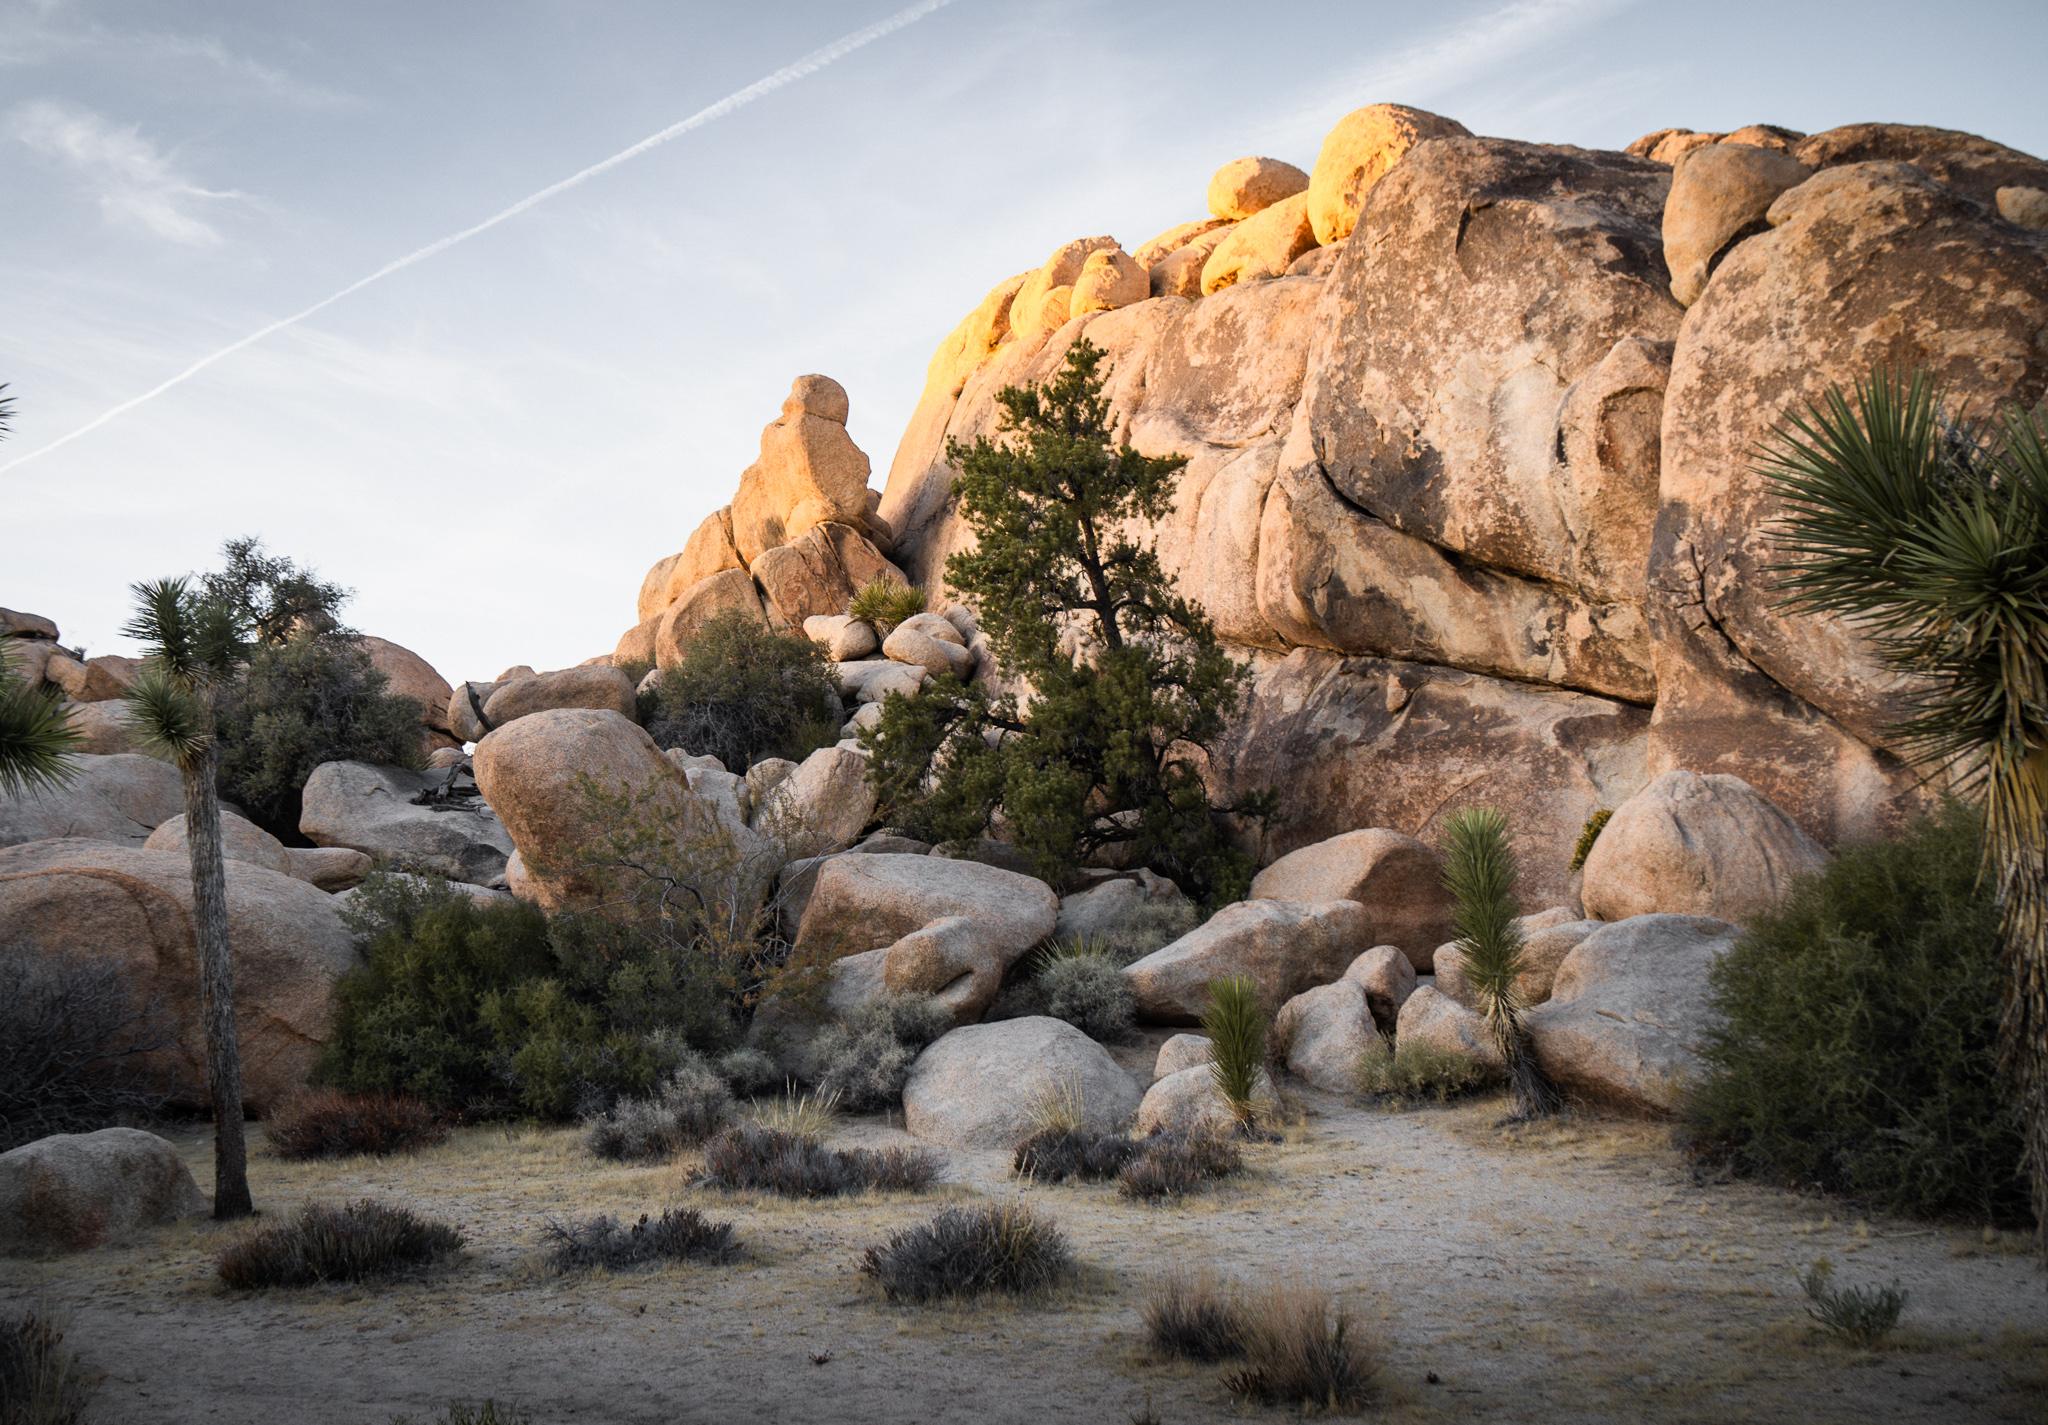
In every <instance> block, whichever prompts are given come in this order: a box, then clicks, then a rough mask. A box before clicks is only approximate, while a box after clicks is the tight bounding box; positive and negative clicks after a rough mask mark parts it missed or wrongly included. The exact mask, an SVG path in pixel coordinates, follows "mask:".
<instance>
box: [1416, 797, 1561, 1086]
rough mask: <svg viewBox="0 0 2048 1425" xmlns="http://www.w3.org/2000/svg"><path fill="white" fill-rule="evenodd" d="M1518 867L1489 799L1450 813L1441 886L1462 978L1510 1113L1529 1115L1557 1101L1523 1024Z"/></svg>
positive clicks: (1503, 823) (1503, 821) (1499, 816)
mask: <svg viewBox="0 0 2048 1425" xmlns="http://www.w3.org/2000/svg"><path fill="white" fill-rule="evenodd" d="M1518 876H1519V871H1518V869H1517V867H1516V865H1515V853H1514V849H1513V848H1512V847H1510V846H1509V845H1508V819H1507V818H1506V817H1505V816H1503V815H1502V814H1501V813H1500V812H1498V811H1495V810H1494V809H1493V808H1492V807H1467V808H1465V809H1464V810H1462V811H1460V812H1458V813H1457V814H1456V815H1454V816H1453V817H1452V818H1451V820H1450V824H1449V826H1448V827H1447V828H1446V830H1445V837H1444V886H1445V888H1446V889H1448V890H1449V891H1450V893H1451V897H1452V899H1453V900H1454V901H1455V902H1456V906H1457V914H1456V918H1455V920H1454V922H1453V923H1454V924H1455V926H1456V928H1457V931H1458V948H1459V950H1460V951H1461V952H1462V953H1463V955H1464V971H1465V979H1466V981H1467V982H1468V983H1469V984H1470V985H1471V986H1472V990H1473V992H1474V993H1475V994H1476V995H1477V996H1478V997H1479V1003H1480V1007H1481V1011H1482V1013H1483V1014H1484V1015H1485V1017H1486V1026H1487V1029H1488V1030H1489V1031H1490V1032H1491V1033H1492V1035H1493V1041H1494V1043H1495V1044H1496V1045H1497V1046H1499V1048H1500V1053H1501V1058H1502V1060H1503V1061H1504V1062H1505V1063H1506V1065H1507V1070H1508V1087H1509V1089H1510V1091H1511V1092H1512V1093H1513V1095H1514V1101H1515V1116H1516V1117H1518V1118H1536V1117H1540V1116H1542V1115H1543V1114H1545V1113H1548V1112H1550V1111H1551V1110H1552V1109H1554V1108H1555V1107H1556V1096H1555V1095H1554V1094H1553V1093H1552V1092H1551V1089H1550V1086H1549V1085H1548V1084H1546V1083H1545V1082H1544V1080H1543V1076H1542V1074H1541V1073H1540V1072H1539V1071H1538V1070H1537V1068H1536V1062H1535V1057H1534V1054H1533V1053H1532V1052H1531V1050H1530V1048H1529V1036H1528V1032H1527V1031H1526V1030H1524V1029H1523V1028H1522V1010H1523V1009H1524V1008H1525V1006H1524V1005H1523V1003H1522V992H1521V988H1520V986H1519V985H1517V983H1516V980H1517V979H1518V978H1519V976H1520V975H1521V973H1522V927H1521V925H1520V924H1519V923H1518V922H1517V920H1516V917H1517V916H1518V915H1519V914H1520V909H1519V908H1518V907H1517V906H1516V904H1515V881H1516V879H1517V878H1518Z"/></svg>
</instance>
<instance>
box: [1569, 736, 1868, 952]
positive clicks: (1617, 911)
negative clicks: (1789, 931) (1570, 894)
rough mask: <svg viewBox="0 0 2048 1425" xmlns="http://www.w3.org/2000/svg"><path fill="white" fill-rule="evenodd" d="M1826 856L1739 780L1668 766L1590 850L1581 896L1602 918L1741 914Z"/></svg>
mask: <svg viewBox="0 0 2048 1425" xmlns="http://www.w3.org/2000/svg"><path fill="white" fill-rule="evenodd" d="M1827 859H1828V858H1827V853H1826V852H1825V851H1823V850H1822V849H1821V848H1820V847H1819V846H1818V845H1816V844H1815V842H1814V841H1813V838H1811V837H1809V836H1808V835H1807V834H1806V833H1805V832H1803V831H1801V830H1800V829H1799V825H1798V823H1797V822H1795V821H1793V820H1792V818H1791V817H1789V816H1787V815H1786V814H1785V813H1784V812H1783V811H1781V810H1780V809H1779V808H1778V807H1776V806H1774V805H1773V804H1772V803H1771V802H1770V801H1768V800H1767V799H1765V798H1764V797H1762V796H1760V795H1758V793H1757V791H1756V789H1755V788H1754V787H1752V786H1750V785H1749V783H1747V782H1745V781H1743V780H1742V779H1741V778H1740V777H1730V776H1725V775H1720V774H1709V775H1707V776H1704V777H1702V776H1700V775H1698V774H1697V773H1694V772H1682V771H1674V772H1666V773H1665V774H1664V775H1663V776H1661V777H1659V778H1657V779H1656V780H1655V781H1653V782H1651V783H1650V785H1649V786H1647V787H1645V788H1643V790H1642V791H1640V792H1638V793H1636V795H1634V796H1633V797H1630V798H1629V799H1628V800H1627V801H1625V802H1623V803H1622V804H1621V805H1620V806H1618V807H1616V808H1615V809H1614V815H1613V816H1612V817H1611V818H1610V819H1609V820H1608V823H1607V826H1606V828H1605V829H1604V830H1602V831H1601V833H1600V839H1599V840H1597V841H1595V842H1594V843H1593V849H1592V851H1591V853H1590V854H1588V855H1587V857H1586V878H1585V881H1584V884H1583V886H1582V888H1581V891H1580V894H1581V896H1582V898H1583V899H1584V901H1585V906H1586V913H1587V914H1588V915H1591V916H1594V917H1596V918H1598V919H1600V920H1626V919H1628V918H1629V917H1631V916H1637V915H1649V914H1652V913H1655V912H1665V913H1669V914H1674V915H1706V916H1713V917H1715V918H1716V919H1719V920H1732V921H1746V920H1749V919H1750V918H1752V917H1753V916H1756V915H1758V914H1759V913H1761V912H1763V911H1766V910H1769V909H1770V908H1771V907H1772V906H1774V905H1776V904H1777V903H1778V902H1779V901H1780V900H1782V899H1783V898H1784V895H1785V893H1786V891H1788V890H1789V889H1791V886H1792V883H1793V881H1794V880H1795V879H1796V878H1798V877H1799V876H1801V875H1805V874H1809V873H1811V872H1814V871H1818V870H1819V869H1820V868H1821V867H1823V866H1825V865H1826V864H1827Z"/></svg>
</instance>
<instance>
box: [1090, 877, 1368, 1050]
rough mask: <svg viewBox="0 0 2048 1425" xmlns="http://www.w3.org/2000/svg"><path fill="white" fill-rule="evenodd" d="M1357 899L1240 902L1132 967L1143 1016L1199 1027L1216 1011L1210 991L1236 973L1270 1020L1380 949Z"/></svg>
mask: <svg viewBox="0 0 2048 1425" xmlns="http://www.w3.org/2000/svg"><path fill="white" fill-rule="evenodd" d="M1370 923H1371V921H1370V917H1369V916H1368V914H1367V912H1366V909H1365V907H1364V906H1362V905H1360V904H1359V903H1358V902H1357V901H1350V900H1323V901H1276V900H1256V901H1239V902H1237V903H1236V904H1235V905H1227V906H1225V907H1224V908H1223V909H1222V910H1220V911H1218V912H1217V913H1216V914H1215V915H1214V916H1212V917H1211V918H1210V919H1209V920H1208V922H1207V923H1205V924H1203V925H1200V926H1197V927H1196V928H1195V929H1193V930H1191V931H1189V932H1188V933H1187V934H1186V935H1183V936H1182V937H1181V938H1180V939H1178V940H1176V941H1174V942H1173V943H1172V944H1171V945H1168V946H1165V947H1164V948H1162V949H1159V950H1155V951H1153V952H1152V953H1151V954H1150V955H1147V956H1146V957H1145V958H1144V959H1142V960H1139V961H1137V962H1135V963H1134V964H1131V965H1129V966H1126V967H1125V969H1124V978H1125V979H1127V980H1128V981H1130V985H1131V992H1132V994H1133V995H1134V996H1135V997H1136V999H1137V1004H1138V1014H1139V1016H1140V1017H1141V1018H1143V1019H1147V1020H1150V1021H1152V1022H1154V1023H1160V1024H1193V1023H1196V1022H1198V1021H1199V1020H1200V1019H1201V1017H1202V1012H1203V1011H1204V1010H1205V1009H1207V1008H1208V1005H1209V986H1210V984H1211V983H1212V982H1214V981H1216V980H1221V979H1226V978H1229V977H1230V976H1233V975H1242V976H1245V977H1247V978H1249V979H1250V980H1251V981H1252V983H1253V984H1254V985H1255V986H1257V988H1258V993H1259V999H1260V1001H1261V1003H1263V1004H1264V1006H1265V1008H1266V1012H1267V1013H1268V1014H1271V1013H1273V1012H1274V1011H1276V1010H1278V1009H1279V1008H1280V1006H1281V1005H1283V1004H1285V1003H1286V1002H1287V1001H1288V1000H1290V999H1292V998H1293V997H1294V996H1295V995H1298V994H1300V993H1301V992H1302V991H1303V990H1305V989H1308V988H1309V987H1310V986H1312V985H1320V984H1327V983H1328V982H1329V981H1331V980H1334V979H1336V978H1337V977H1338V976H1339V975H1341V974H1343V973H1344V968H1345V966H1347V965H1349V964H1350V963H1351V961H1352V959H1353V958H1354V957H1356V956H1357V954H1358V952H1359V950H1360V949H1362V948H1364V947H1366V946H1369V945H1371V944H1372V941H1371V939H1370V938H1368V935H1367V928H1368V926H1369V925H1370Z"/></svg>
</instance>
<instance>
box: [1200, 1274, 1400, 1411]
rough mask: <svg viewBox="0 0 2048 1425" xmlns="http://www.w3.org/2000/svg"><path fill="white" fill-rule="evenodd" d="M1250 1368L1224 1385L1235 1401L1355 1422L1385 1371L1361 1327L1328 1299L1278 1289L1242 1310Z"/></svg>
mask: <svg viewBox="0 0 2048 1425" xmlns="http://www.w3.org/2000/svg"><path fill="white" fill-rule="evenodd" d="M1241 1309H1242V1312H1243V1324H1244V1335H1243V1340H1244V1365H1243V1366H1242V1367H1241V1368H1240V1369H1238V1370H1235V1371H1232V1372H1230V1373H1229V1374H1227V1375H1226V1376H1224V1378H1223V1384H1224V1386H1225V1388H1226V1389H1228V1390H1229V1391H1230V1392H1231V1393H1232V1394H1234V1395H1239V1396H1243V1397H1245V1398H1247V1399H1251V1400H1257V1401H1260V1402H1262V1403H1264V1404H1267V1405H1296V1406H1303V1407H1306V1408H1308V1409H1311V1410H1322V1411H1327V1412H1329V1413H1330V1414H1332V1415H1349V1414H1355V1413H1356V1412H1357V1411H1358V1410H1360V1409H1361V1408H1362V1407H1364V1406H1365V1405H1366V1404H1368V1403H1369V1402H1370V1401H1371V1399H1372V1395H1373V1377H1374V1375H1375V1374H1376V1373H1377V1372H1378V1370H1379V1363H1378V1362H1377V1361H1376V1360H1374V1358H1373V1355H1372V1352H1371V1350H1370V1349H1369V1348H1368V1346H1367V1344H1366V1342H1365V1340H1364V1338H1363V1335H1362V1333H1361V1332H1360V1330H1359V1328H1358V1325H1357V1323H1356V1322H1355V1321H1354V1320H1353V1318H1352V1316H1351V1314H1350V1312H1349V1311H1347V1310H1346V1309H1345V1308H1344V1307H1342V1306H1340V1305H1338V1304H1336V1303H1335V1302H1333V1301H1332V1300H1331V1298H1330V1295H1329V1293H1328V1292H1324V1291H1317V1290H1314V1289H1313V1288H1309V1287H1301V1286H1278V1287H1274V1288H1273V1289H1271V1290H1269V1291H1265V1292H1261V1293H1259V1294H1257V1295H1255V1296H1251V1297H1249V1298H1246V1299H1245V1301H1244V1302H1243V1305H1242V1308H1241Z"/></svg>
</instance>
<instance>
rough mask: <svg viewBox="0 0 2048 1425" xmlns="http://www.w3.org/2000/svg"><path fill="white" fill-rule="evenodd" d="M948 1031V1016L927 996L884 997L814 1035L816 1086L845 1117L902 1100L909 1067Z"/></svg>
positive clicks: (944, 1009)
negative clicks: (834, 1102) (926, 1047)
mask: <svg viewBox="0 0 2048 1425" xmlns="http://www.w3.org/2000/svg"><path fill="white" fill-rule="evenodd" d="M952 1027H953V1017H952V1014H951V1013H950V1012H949V1011H948V1010H947V1009H946V1008H945V1007H944V1006H942V1005H940V1004H938V1003H937V1002H936V1001H934V1000H933V999H931V998H930V997H929V996H926V995H885V996H883V997H882V998H881V999H878V1000H875V1001H873V1002H872V1003H870V1004H866V1005H863V1006H861V1007H860V1008H859V1009H858V1010H856V1011H854V1012H853V1013H852V1014H850V1015H848V1016H847V1017H846V1018H845V1019H844V1020H842V1021H840V1022H838V1023H835V1024H832V1025H829V1026H827V1027H826V1029H825V1030H824V1031H823V1032H822V1033H820V1034H819V1035H818V1039H817V1044H816V1051H817V1055H818V1061H819V1064H820V1066H821V1067H820V1068H819V1070H818V1082H817V1087H818V1089H819V1091H820V1092H822V1093H825V1094H829V1095H832V1096H834V1097H835V1098H836V1099H837V1101H838V1104H839V1106H840V1107H841V1108H843V1109H845V1110H846V1111H847V1112H849V1113H871V1112H873V1111H875V1110H877V1109H883V1108H887V1107H889V1106H890V1105H891V1104H894V1103H896V1102H898V1101H899V1100H900V1099H901V1098H902V1097H903V1085H904V1082H905V1080H907V1079H908V1078H909V1077H910V1066H911V1064H912V1063H914V1062H915V1061H916V1059H917V1056H918V1055H919V1054H921V1053H923V1052H924V1049H925V1046H927V1045H928V1044H930V1043H931V1042H932V1041H933V1040H935V1039H937V1038H938V1037H939V1036H940V1035H941V1034H944V1033H945V1032H946V1031H947V1030H948V1029H951V1028H952Z"/></svg>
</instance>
